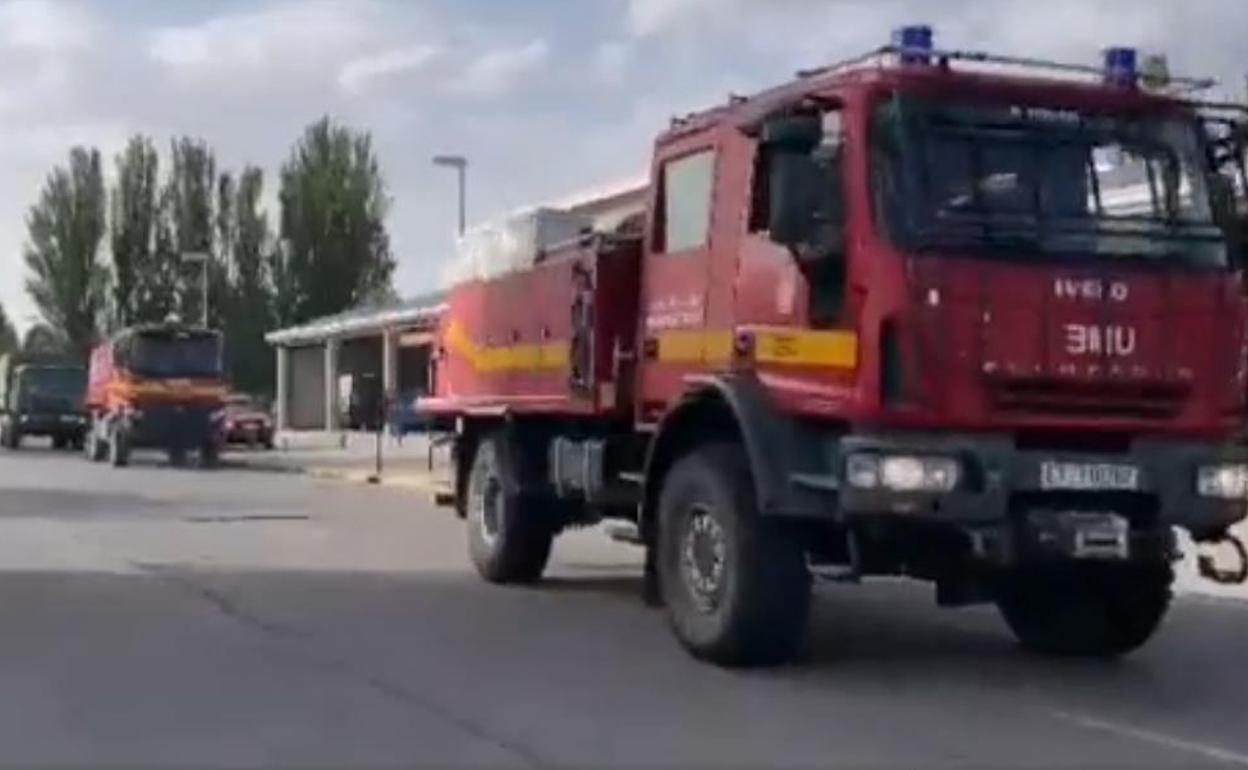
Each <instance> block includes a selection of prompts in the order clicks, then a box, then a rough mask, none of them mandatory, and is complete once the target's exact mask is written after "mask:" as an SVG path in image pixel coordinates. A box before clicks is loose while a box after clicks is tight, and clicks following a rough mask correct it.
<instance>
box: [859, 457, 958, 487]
mask: <svg viewBox="0 0 1248 770" xmlns="http://www.w3.org/2000/svg"><path fill="white" fill-rule="evenodd" d="M960 475H961V466H960V465H959V464H958V461H957V460H955V459H954V458H952V457H925V456H921V455H873V454H855V455H850V456H849V457H848V458H847V460H846V462H845V480H846V482H847V483H848V484H849V485H850V486H851V487H855V488H857V489H877V488H882V489H888V490H892V491H894V492H950V491H952V490H953V489H954V488H955V487H957V485H958V478H959V477H960Z"/></svg>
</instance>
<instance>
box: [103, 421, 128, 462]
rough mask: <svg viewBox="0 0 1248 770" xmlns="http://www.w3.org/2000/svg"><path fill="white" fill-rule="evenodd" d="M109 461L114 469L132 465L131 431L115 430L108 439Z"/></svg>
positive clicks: (125, 429) (122, 428) (119, 428)
mask: <svg viewBox="0 0 1248 770" xmlns="http://www.w3.org/2000/svg"><path fill="white" fill-rule="evenodd" d="M108 461H109V463H110V464H112V466H113V467H114V468H124V467H125V466H127V465H129V464H130V431H129V429H127V428H124V427H120V426H118V427H116V428H114V429H113V430H112V431H111V432H110V435H109V437H108Z"/></svg>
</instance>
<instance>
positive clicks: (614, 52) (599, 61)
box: [594, 40, 633, 84]
mask: <svg viewBox="0 0 1248 770" xmlns="http://www.w3.org/2000/svg"><path fill="white" fill-rule="evenodd" d="M632 61H633V49H632V48H631V47H630V46H629V44H628V43H624V42H621V41H619V40H612V41H608V42H606V43H603V44H602V45H600V46H598V50H597V51H595V52H594V73H595V74H596V75H597V76H598V79H599V80H601V81H602V82H604V83H612V84H614V83H619V82H621V81H622V80H623V79H624V76H625V74H627V71H628V67H629V65H630V64H632Z"/></svg>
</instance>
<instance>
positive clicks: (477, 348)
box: [446, 321, 569, 374]
mask: <svg viewBox="0 0 1248 770" xmlns="http://www.w3.org/2000/svg"><path fill="white" fill-rule="evenodd" d="M446 346H447V348H448V349H449V350H450V351H451V352H453V353H454V354H456V355H458V356H460V357H462V358H464V359H467V361H468V363H469V364H471V365H472V368H473V369H476V370H477V371H479V372H484V373H489V374H493V373H498V372H513V371H547V370H559V369H567V368H568V365H569V355H568V343H567V342H549V343H546V344H542V345H534V344H524V345H492V346H489V345H478V344H477V343H476V342H475V341H474V340H473V339H472V337H470V336H469V335H468V332H467V331H466V330H465V329H464V328H463V326H461V325H460V323H459V322H458V321H451V322H450V324H448V325H447V329H446Z"/></svg>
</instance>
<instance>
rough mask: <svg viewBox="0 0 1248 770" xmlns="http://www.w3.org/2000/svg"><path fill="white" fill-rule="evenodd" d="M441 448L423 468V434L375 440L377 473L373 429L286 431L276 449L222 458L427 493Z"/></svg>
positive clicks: (439, 465) (442, 456)
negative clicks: (328, 431)
mask: <svg viewBox="0 0 1248 770" xmlns="http://www.w3.org/2000/svg"><path fill="white" fill-rule="evenodd" d="M447 459H448V449H447V447H438V448H436V449H435V451H434V457H433V469H432V472H431V470H430V466H429V437H428V436H425V435H420V434H408V435H407V436H405V437H404V438H403V440H402V441H401V442H400V441H399V440H397V439H395V438H393V437H392V436H389V435H384V436H382V439H381V473H380V475H379V474H378V473H377V437H376V435H375V434H373V433H356V432H344V433H332V434H331V433H324V432H319V431H318V432H307V433H292V432H287V433H285V434H282V435H281V436H279V437H278V440H277V448H276V449H274V450H272V451H268V452H263V451H234V452H231V453H230V454H229V455H227V462H229V463H231V464H237V465H240V466H243V467H247V468H255V469H259V470H268V471H274V472H287V473H302V474H305V475H308V476H314V477H317V478H325V479H336V480H341V481H350V482H357V483H380V484H383V485H385V486H394V487H403V488H407V489H413V490H418V491H421V492H427V493H432V492H433V491H434V490H435V488H436V483H435V482H436V479H437V478H439V477H440V475H441V474H440V473H439V471H441V470H443V469H444V468H445V465H446V462H447Z"/></svg>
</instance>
